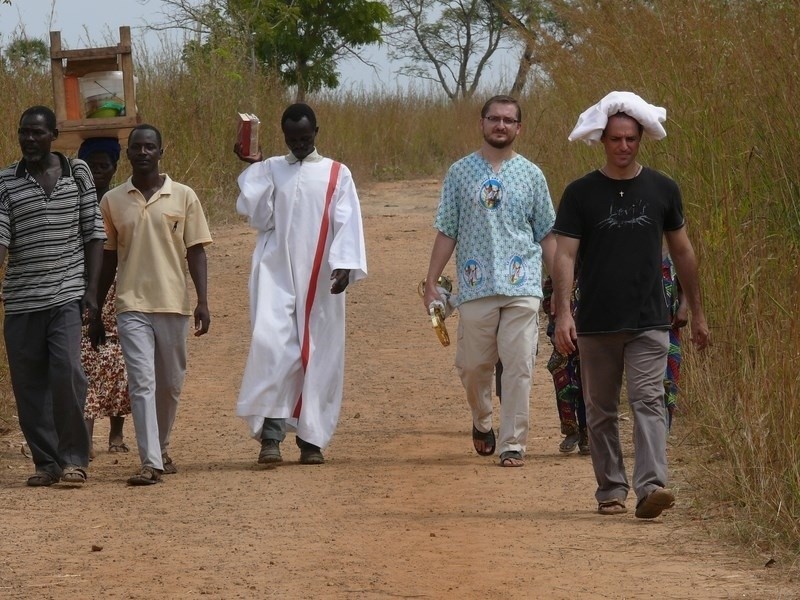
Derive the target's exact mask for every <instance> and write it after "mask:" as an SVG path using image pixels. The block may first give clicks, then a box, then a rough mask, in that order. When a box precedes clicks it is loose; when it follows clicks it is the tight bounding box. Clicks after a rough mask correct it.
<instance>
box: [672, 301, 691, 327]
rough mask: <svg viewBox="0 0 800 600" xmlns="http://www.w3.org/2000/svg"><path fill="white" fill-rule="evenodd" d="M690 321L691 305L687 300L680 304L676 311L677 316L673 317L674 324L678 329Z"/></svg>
mask: <svg viewBox="0 0 800 600" xmlns="http://www.w3.org/2000/svg"><path fill="white" fill-rule="evenodd" d="M688 322H689V305H688V304H686V302H681V303H680V304H678V310H676V311H675V316H674V317H673V318H672V326H673V327H674V328H676V329H680V328H681V327H686V324H687V323H688Z"/></svg>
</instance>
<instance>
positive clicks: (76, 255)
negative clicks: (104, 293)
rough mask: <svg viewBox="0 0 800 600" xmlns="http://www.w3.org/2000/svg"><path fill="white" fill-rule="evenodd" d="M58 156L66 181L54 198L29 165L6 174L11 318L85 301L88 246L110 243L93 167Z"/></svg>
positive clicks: (2, 228) (0, 207)
mask: <svg viewBox="0 0 800 600" xmlns="http://www.w3.org/2000/svg"><path fill="white" fill-rule="evenodd" d="M55 154H56V155H57V156H58V157H59V160H60V161H61V177H60V178H59V179H58V181H57V182H56V185H55V188H53V192H52V194H51V195H50V197H47V196H46V195H45V193H44V190H43V189H42V188H41V186H40V185H39V184H38V183H37V182H36V180H35V179H34V178H33V177H32V176H31V175H30V173H28V171H27V169H26V168H25V161H24V160H22V161H20V162H18V163H14V164H12V165H11V166H10V167H8V168H7V169H4V170H2V171H0V245H3V246H6V247H7V248H8V267H7V268H6V275H5V279H4V280H3V297H4V301H5V312H6V314H19V313H25V312H34V311H40V310H47V309H50V308H55V307H58V306H63V305H64V304H67V303H69V302H73V301H75V300H79V299H80V298H81V297H82V296H83V294H84V290H85V289H86V280H85V275H84V244H86V243H88V242H89V241H91V240H104V239H105V237H106V236H105V231H104V229H103V219H102V217H101V215H100V209H99V207H98V204H97V196H96V194H95V189H94V181H93V180H92V175H91V172H90V171H89V167H88V166H87V165H86V163H85V162H83V161H82V160H71V161H70V160H68V159H67V158H66V157H65V156H63V155H62V154H59V153H55Z"/></svg>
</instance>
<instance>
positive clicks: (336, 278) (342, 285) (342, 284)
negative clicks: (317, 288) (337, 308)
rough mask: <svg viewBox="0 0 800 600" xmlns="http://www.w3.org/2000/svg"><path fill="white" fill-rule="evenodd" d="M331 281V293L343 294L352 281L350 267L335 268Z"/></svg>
mask: <svg viewBox="0 0 800 600" xmlns="http://www.w3.org/2000/svg"><path fill="white" fill-rule="evenodd" d="M331 281H332V282H333V283H332V284H331V294H341V293H342V292H343V291H344V290H345V289H346V288H347V284H349V283H350V269H334V270H333V273H331Z"/></svg>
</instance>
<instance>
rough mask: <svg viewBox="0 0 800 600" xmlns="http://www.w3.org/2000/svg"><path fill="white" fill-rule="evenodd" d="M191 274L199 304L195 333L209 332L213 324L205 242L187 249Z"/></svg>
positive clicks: (196, 310) (195, 311) (196, 334)
mask: <svg viewBox="0 0 800 600" xmlns="http://www.w3.org/2000/svg"><path fill="white" fill-rule="evenodd" d="M186 262H188V263H189V275H190V276H191V278H192V283H194V289H195V292H197V306H196V307H195V309H194V335H195V336H200V335H204V334H206V333H208V328H209V327H210V326H211V313H210V312H209V310H208V260H207V259H206V250H205V248H204V247H203V244H195V245H194V246H191V247H190V248H189V249H188V250H187V251H186Z"/></svg>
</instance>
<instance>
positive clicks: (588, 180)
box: [553, 168, 684, 334]
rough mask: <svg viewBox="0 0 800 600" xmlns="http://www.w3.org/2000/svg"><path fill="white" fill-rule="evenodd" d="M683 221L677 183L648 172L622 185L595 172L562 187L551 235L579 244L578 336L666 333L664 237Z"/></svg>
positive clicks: (619, 181) (646, 170)
mask: <svg viewBox="0 0 800 600" xmlns="http://www.w3.org/2000/svg"><path fill="white" fill-rule="evenodd" d="M683 224H684V221H683V204H682V202H681V193H680V189H679V188H678V185H677V184H676V183H675V182H674V181H673V180H672V179H670V178H669V177H667V176H666V175H663V174H661V173H659V172H657V171H654V170H653V169H648V168H643V169H642V171H641V173H639V175H637V176H636V177H634V178H633V179H626V180H617V179H611V178H609V177H606V176H605V175H604V174H603V173H602V172H600V171H592V172H591V173H588V174H587V175H584V176H583V177H581V178H580V179H577V180H575V181H573V182H572V183H570V184H569V185H568V186H567V188H566V189H565V190H564V195H563V196H562V197H561V202H560V204H559V206H558V214H557V216H556V223H555V226H554V227H553V231H554V232H556V233H557V234H559V235H564V236H567V237H572V238H577V239H579V240H580V247H579V250H578V260H580V262H581V271H580V276H579V280H578V285H579V288H580V291H581V302H580V306H579V308H578V312H577V314H576V316H575V326H576V328H577V330H578V333H579V334H590V333H611V332H617V331H642V330H647V329H668V328H669V314H668V311H667V304H666V299H665V296H664V288H663V283H662V278H661V244H662V236H663V234H664V232H665V231H674V230H677V229H680V228H681V227H683Z"/></svg>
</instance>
